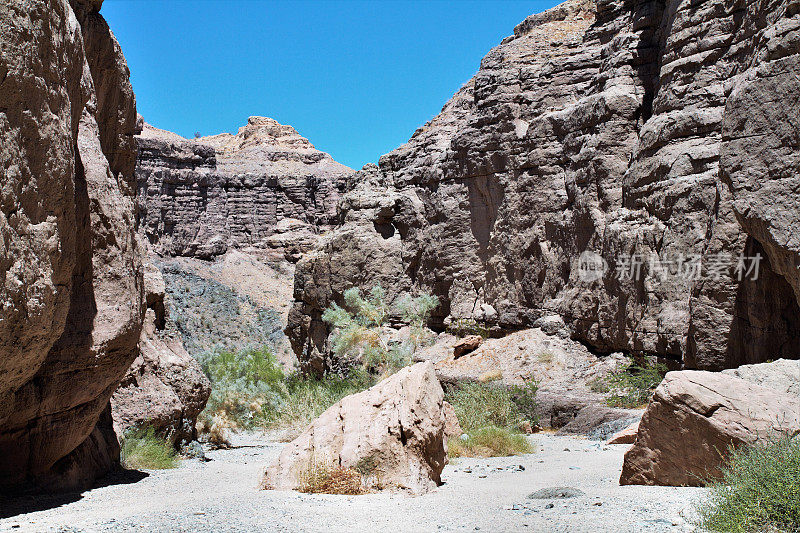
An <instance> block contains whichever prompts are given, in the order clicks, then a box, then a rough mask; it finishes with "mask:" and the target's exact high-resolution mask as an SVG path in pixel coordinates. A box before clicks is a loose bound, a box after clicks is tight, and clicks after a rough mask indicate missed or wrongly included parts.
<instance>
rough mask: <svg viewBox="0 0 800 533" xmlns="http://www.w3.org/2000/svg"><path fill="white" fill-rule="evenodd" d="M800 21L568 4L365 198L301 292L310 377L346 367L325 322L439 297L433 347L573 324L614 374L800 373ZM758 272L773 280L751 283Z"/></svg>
mask: <svg viewBox="0 0 800 533" xmlns="http://www.w3.org/2000/svg"><path fill="white" fill-rule="evenodd" d="M793 6H794V4H793V3H792V2H791V1H789V0H770V1H768V2H755V1H748V0H744V1H743V2H740V3H738V4H736V5H735V6H734V5H733V4H730V3H729V2H725V1H724V0H712V1H710V2H704V3H701V4H698V3H692V2H688V1H685V0H670V1H669V2H654V1H649V0H634V1H621V0H599V1H598V2H596V3H594V2H590V1H585V0H570V1H568V2H566V3H564V4H562V5H561V6H558V7H556V8H554V9H552V10H549V11H547V12H545V13H542V14H538V15H534V16H532V17H529V18H528V19H526V20H525V21H524V22H523V23H522V24H520V25H519V26H518V27H517V28H515V30H514V35H513V36H510V37H508V38H506V39H505V40H503V42H502V43H501V44H500V45H499V46H497V47H496V48H494V49H493V50H491V51H490V52H489V54H487V56H486V57H485V58H484V59H483V61H482V62H481V65H480V69H479V70H478V72H477V74H476V75H475V76H474V77H473V79H472V80H470V81H469V82H468V83H467V84H466V85H464V87H462V88H461V89H460V90H459V91H458V92H457V93H456V94H455V95H454V96H453V98H452V99H451V100H450V101H449V102H448V103H447V104H446V105H445V106H444V108H443V109H442V111H441V113H440V114H439V115H438V116H437V117H436V118H434V119H433V120H432V121H431V122H429V123H428V124H426V125H425V126H423V127H422V128H420V129H419V130H417V131H416V132H415V133H414V135H413V136H412V137H411V139H410V140H409V142H408V143H407V144H405V145H403V146H401V147H400V148H398V149H397V150H395V151H394V152H391V153H389V154H387V155H385V156H383V157H382V158H381V159H380V161H379V165H378V166H377V167H375V166H370V167H365V168H364V169H363V170H362V171H360V172H359V173H358V174H356V175H355V176H353V177H352V179H351V180H349V182H350V190H349V191H348V192H347V194H345V195H344V197H343V198H342V199H341V201H340V205H339V211H340V226H339V227H338V228H336V230H334V231H332V232H330V233H329V234H327V235H325V236H324V237H323V239H322V242H321V243H320V244H319V246H318V247H317V248H316V249H315V250H314V251H312V252H310V253H309V254H308V255H307V256H306V257H305V258H304V259H303V260H301V261H300V262H299V263H298V267H297V271H296V275H295V295H294V296H295V303H294V307H293V309H292V311H291V312H290V315H289V324H288V327H287V335H288V336H289V338H290V341H291V342H292V345H293V349H294V351H295V353H296V354H297V356H298V358H299V359H300V361H301V364H302V365H303V367H304V368H306V369H307V370H309V371H314V372H320V371H325V370H326V369H330V368H333V367H335V366H336V365H335V364H331V363H332V362H331V360H330V357H331V355H330V352H329V349H328V341H327V339H328V335H329V330H328V327H327V326H326V324H325V323H324V322H323V321H322V320H321V315H322V312H323V311H324V309H325V308H326V307H327V306H329V305H330V304H331V303H332V302H337V303H340V304H341V303H342V293H343V291H344V290H346V289H347V288H349V287H350V286H354V285H355V286H359V287H361V288H369V287H371V286H374V285H375V284H378V283H380V284H381V285H382V286H383V288H384V289H385V290H386V292H387V296H388V297H389V298H390V299H391V298H395V297H397V295H399V294H401V293H404V292H408V291H411V290H416V289H422V290H426V291H429V292H432V293H434V294H435V295H436V296H438V297H439V299H440V301H441V303H442V305H441V306H440V307H439V308H438V309H437V310H436V311H435V315H434V317H433V321H432V325H433V327H434V328H441V327H445V326H448V325H450V324H454V323H458V322H459V321H465V320H466V321H477V322H478V323H480V324H482V325H483V326H485V328H487V329H489V330H492V331H498V332H503V331H508V330H515V329H520V328H525V327H530V326H531V325H533V324H534V323H536V321H537V320H539V319H541V318H546V317H552V316H555V315H558V316H559V317H561V319H562V320H563V322H564V323H565V327H566V328H567V330H568V333H569V335H571V336H572V337H573V338H574V339H576V340H579V341H581V342H583V343H585V344H587V345H588V346H590V347H591V348H592V349H593V350H595V351H597V352H599V353H611V352H614V351H626V352H633V353H638V354H643V355H651V356H658V357H661V358H665V359H671V360H673V361H675V363H676V364H679V365H683V366H684V367H687V368H700V369H710V370H712V369H713V370H719V369H723V368H732V367H736V366H739V365H741V364H745V363H759V362H763V361H766V360H770V359H774V358H777V357H784V358H790V359H796V358H798V357H800V349H798V346H799V345H800V344H799V343H798V342H797V341H798V339H800V307H798V298H799V297H800V290H799V288H800V286H798V280H799V279H800V278H798V274H797V272H798V269H797V257H798V256H797V253H798V250H800V245H798V244H797V238H796V237H792V233H791V228H792V227H794V226H796V224H795V222H796V218H797V208H796V207H797V205H798V200H799V199H798V198H796V192H795V191H796V190H797V187H796V184H795V181H796V180H797V177H796V174H797V172H796V170H797V166H796V165H797V162H798V161H799V160H800V156H798V153H800V152H799V151H798V141H797V135H798V134H797V128H796V127H795V126H796V122H797V119H798V109H797V106H794V105H793V102H795V101H796V100H797V97H798V94H797V87H798V82H797V79H798V76H797V70H798V69H797V66H796V63H797V60H798V58H800V55H799V54H798V52H797V50H798V47H797V35H798V32H797V31H796V28H797V27H798V24H800V16H799V15H800V14H798V13H797V9H795V8H794V7H793ZM776 124H777V126H776ZM793 224H794V225H793ZM758 254H760V255H761V256H762V260H761V261H760V263H759V275H758V276H757V277H755V276H754V275H753V274H754V272H753V271H752V270H751V271H750V273H749V275H748V274H747V270H748V268H751V267H753V266H754V264H753V262H752V261H744V262H743V263H742V265H743V266H744V267H745V269H744V270H741V269H738V268H737V267H739V266H740V265H739V258H740V257H757V255H758ZM698 264H699V265H700V267H699V269H698V268H697V265H698Z"/></svg>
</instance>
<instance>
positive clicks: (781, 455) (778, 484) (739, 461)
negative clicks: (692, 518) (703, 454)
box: [696, 437, 800, 533]
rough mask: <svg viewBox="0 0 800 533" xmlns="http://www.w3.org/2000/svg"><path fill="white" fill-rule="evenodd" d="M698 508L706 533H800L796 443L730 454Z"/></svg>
mask: <svg viewBox="0 0 800 533" xmlns="http://www.w3.org/2000/svg"><path fill="white" fill-rule="evenodd" d="M709 486H710V488H711V490H710V493H709V494H708V495H707V496H706V497H705V498H704V499H703V500H702V501H701V502H700V503H699V504H698V505H697V507H696V510H697V514H698V520H697V524H696V525H698V526H699V527H701V528H702V529H705V530H707V531H725V532H732V533H746V532H751V531H768V530H773V531H774V530H776V529H777V530H778V531H787V532H800V438H798V437H795V439H794V440H792V439H790V438H789V437H783V438H781V439H778V440H776V441H774V442H767V443H761V444H757V445H754V446H749V447H740V448H739V449H737V450H732V455H731V458H730V461H729V462H728V464H727V466H726V467H725V468H724V469H723V475H722V479H721V480H720V481H717V482H712V483H710V484H709Z"/></svg>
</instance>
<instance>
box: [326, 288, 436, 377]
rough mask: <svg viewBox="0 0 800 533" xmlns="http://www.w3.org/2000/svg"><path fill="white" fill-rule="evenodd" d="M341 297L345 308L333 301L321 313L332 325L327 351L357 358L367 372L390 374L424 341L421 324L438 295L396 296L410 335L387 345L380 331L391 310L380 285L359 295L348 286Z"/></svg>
mask: <svg viewBox="0 0 800 533" xmlns="http://www.w3.org/2000/svg"><path fill="white" fill-rule="evenodd" d="M343 296H344V305H345V307H340V306H339V305H338V304H336V303H334V304H333V305H331V306H330V307H329V308H328V309H326V310H325V312H324V313H323V315H322V319H323V320H324V321H325V322H327V323H328V324H330V325H331V326H332V327H333V328H335V329H334V334H333V337H332V343H333V345H332V346H331V351H332V352H333V353H334V354H335V355H336V356H337V358H339V359H341V360H350V361H356V360H361V362H362V365H363V367H364V368H365V369H366V370H367V371H369V372H371V373H374V374H381V375H386V374H392V373H394V372H396V371H397V370H399V369H401V368H403V367H405V366H408V365H409V364H410V363H411V355H412V354H413V353H414V351H416V350H417V348H419V347H420V346H421V345H422V344H424V341H425V340H426V339H425V329H424V326H425V323H426V322H427V320H428V318H429V317H430V314H431V312H432V311H433V309H435V308H436V306H438V305H439V300H438V298H436V297H435V296H431V295H429V294H422V295H420V296H417V297H416V298H413V297H411V296H410V295H405V296H403V297H401V298H399V299H398V303H397V311H398V313H399V315H400V316H401V317H402V319H403V321H404V322H406V323H407V324H408V325H409V326H410V327H411V334H410V335H409V339H408V341H406V342H404V343H401V344H399V345H393V346H390V345H389V343H388V342H387V340H386V339H384V336H383V330H382V328H383V327H384V326H385V325H386V323H387V320H388V318H389V314H390V311H391V310H390V308H389V305H388V304H387V303H386V293H385V292H384V290H383V288H382V287H381V286H380V285H377V286H375V287H373V288H372V290H371V291H370V292H369V295H367V296H366V297H362V296H361V292H360V290H359V289H358V288H357V287H351V288H350V289H347V290H346V291H345V292H344V295H343Z"/></svg>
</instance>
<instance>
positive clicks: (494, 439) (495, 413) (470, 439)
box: [445, 380, 538, 457]
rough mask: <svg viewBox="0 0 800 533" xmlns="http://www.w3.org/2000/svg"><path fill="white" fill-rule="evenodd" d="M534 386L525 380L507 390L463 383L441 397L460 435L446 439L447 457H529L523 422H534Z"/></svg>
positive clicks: (529, 450)
mask: <svg viewBox="0 0 800 533" xmlns="http://www.w3.org/2000/svg"><path fill="white" fill-rule="evenodd" d="M537 390H538V384H537V383H536V382H535V381H533V380H529V381H526V382H525V385H523V386H515V387H512V388H511V389H510V390H509V389H507V388H506V387H503V386H497V385H490V384H486V383H464V384H462V385H460V386H459V387H457V388H454V389H453V390H451V391H448V393H447V394H446V395H445V399H446V400H447V401H448V402H450V404H451V405H452V406H453V410H454V411H455V412H456V416H457V417H458V422H459V424H460V425H461V429H462V430H463V431H464V435H463V436H462V437H459V438H455V439H450V441H449V443H448V454H449V455H450V456H451V457H500V456H506V455H517V454H521V453H530V452H531V451H533V450H532V448H531V446H530V444H529V443H528V440H527V439H526V438H525V435H522V434H521V432H520V427H521V425H522V423H523V422H525V421H529V422H531V424H534V423H535V422H536V413H535V410H536V392H537Z"/></svg>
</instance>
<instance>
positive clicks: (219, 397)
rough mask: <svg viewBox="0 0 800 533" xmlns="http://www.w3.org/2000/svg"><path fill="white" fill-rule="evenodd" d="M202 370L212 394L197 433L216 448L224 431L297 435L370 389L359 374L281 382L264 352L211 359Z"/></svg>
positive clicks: (364, 376)
mask: <svg viewBox="0 0 800 533" xmlns="http://www.w3.org/2000/svg"><path fill="white" fill-rule="evenodd" d="M202 364H203V370H204V371H205V372H206V374H207V375H208V377H209V379H210V380H211V389H212V392H211V398H209V401H208V403H207V405H206V409H205V410H204V411H203V413H202V414H201V416H200V429H201V433H203V434H204V435H206V438H207V439H208V440H209V442H210V443H211V444H213V445H215V446H217V447H226V446H227V445H228V432H229V431H236V430H250V429H262V430H267V429H280V430H288V433H289V435H291V434H292V433H296V432H299V431H301V430H302V429H303V428H304V427H305V426H306V425H308V424H309V423H310V422H311V421H312V420H313V419H315V418H316V417H317V416H319V415H320V414H321V413H322V412H323V411H324V410H325V409H327V408H328V407H330V406H331V405H333V404H335V403H336V402H338V401H339V400H341V399H342V398H344V397H345V396H348V395H350V394H355V393H356V392H361V391H362V390H365V389H367V388H369V387H370V386H371V385H372V384H373V383H374V380H373V378H372V377H371V376H370V375H368V374H367V373H366V372H363V371H360V370H354V371H353V372H351V374H350V375H349V376H347V377H341V376H338V375H330V376H327V377H325V378H322V379H316V378H311V377H309V378H305V377H303V376H300V375H298V374H292V375H290V376H285V375H284V374H283V371H282V370H281V368H280V364H279V363H278V362H277V360H276V358H275V357H274V355H272V353H271V352H270V351H269V350H268V349H267V348H261V349H254V350H244V351H240V352H216V353H211V354H208V355H207V356H206V357H205V358H204V360H203V363H202Z"/></svg>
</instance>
